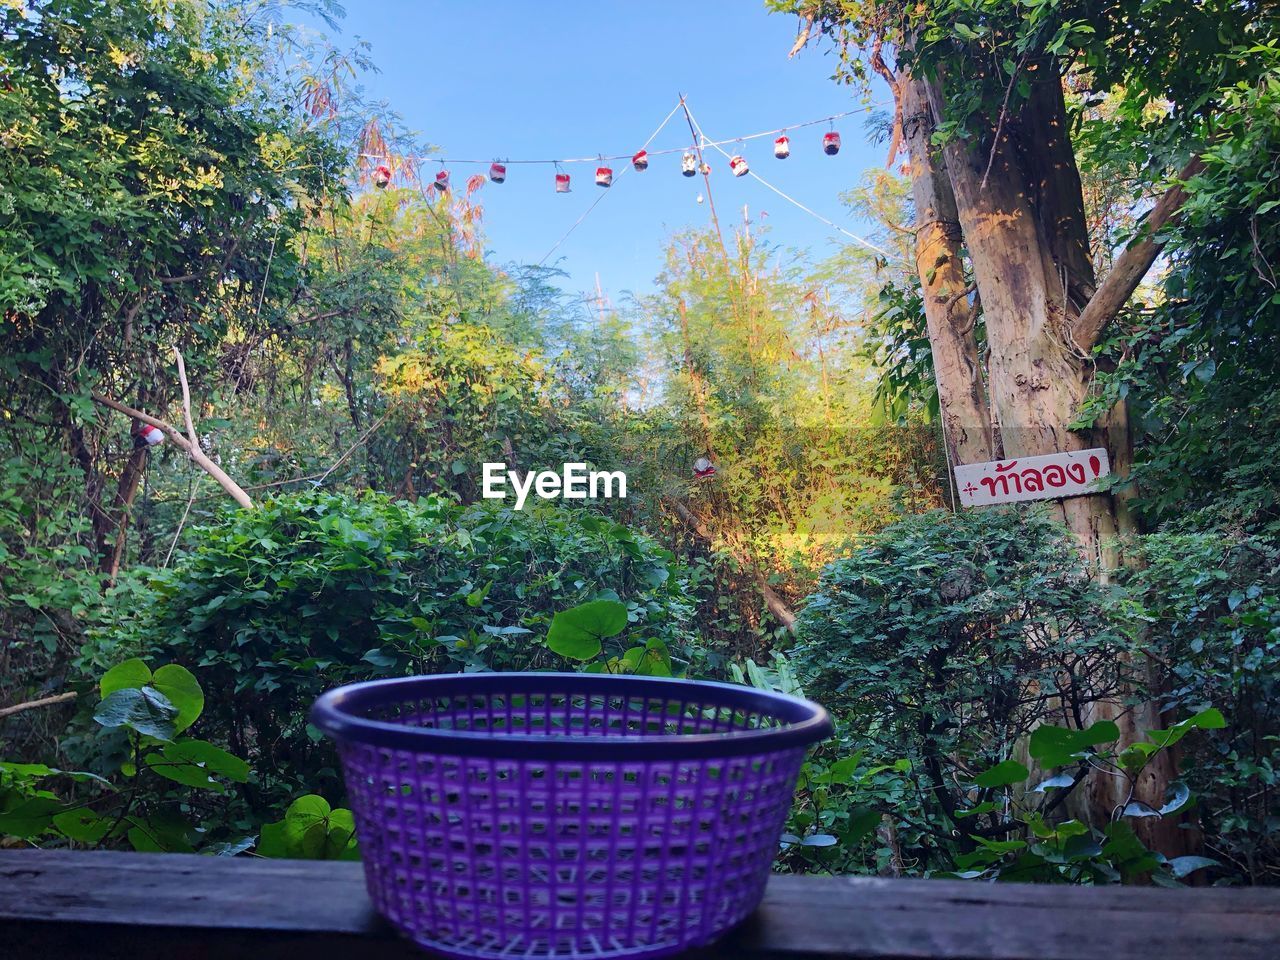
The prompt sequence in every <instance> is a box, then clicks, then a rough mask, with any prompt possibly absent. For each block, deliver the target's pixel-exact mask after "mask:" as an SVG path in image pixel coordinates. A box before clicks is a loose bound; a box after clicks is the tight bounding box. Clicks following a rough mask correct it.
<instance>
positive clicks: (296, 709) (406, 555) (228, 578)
mask: <svg viewBox="0 0 1280 960" xmlns="http://www.w3.org/2000/svg"><path fill="white" fill-rule="evenodd" d="M192 539H193V541H194V543H195V545H196V549H195V550H194V552H192V553H190V554H188V555H186V556H185V557H183V559H182V560H181V561H180V562H179V563H178V564H177V565H175V567H174V568H173V569H172V570H168V571H162V572H159V573H157V574H156V576H155V577H154V579H153V581H152V590H153V595H152V597H151V598H150V601H149V602H148V603H147V604H146V605H145V610H143V611H140V612H139V616H138V617H136V618H135V621H134V622H133V624H132V625H131V630H130V632H129V633H128V634H125V633H123V632H121V631H118V630H117V631H111V632H110V633H108V634H106V635H103V636H102V637H101V638H99V639H98V640H97V641H96V643H95V644H92V645H90V646H88V647H86V651H85V658H86V659H85V662H86V664H95V663H96V664H98V665H103V664H105V663H106V662H107V661H110V660H113V659H116V658H117V657H118V656H119V655H120V652H121V651H122V650H123V652H126V653H127V652H135V651H136V652H142V653H144V655H147V656H163V657H166V658H170V659H173V660H174V661H176V662H181V663H184V664H186V665H188V666H189V667H191V668H192V669H193V670H196V671H198V672H199V674H200V676H201V677H203V678H204V681H205V683H206V684H208V685H210V686H211V687H212V688H213V689H216V690H218V697H217V698H216V699H211V700H210V701H209V702H208V703H207V704H206V707H205V723H206V725H207V726H208V727H210V728H212V730H213V731H215V733H216V735H217V737H218V738H219V739H220V740H221V741H222V742H224V743H226V744H228V745H230V747H231V749H232V750H233V751H234V752H236V753H238V754H241V755H244V756H247V757H248V758H249V759H250V760H251V762H252V763H253V765H254V769H255V770H256V771H257V773H258V780H257V782H256V783H255V784H254V785H253V786H252V787H251V788H250V790H249V791H248V795H249V798H250V800H251V802H252V803H253V804H254V806H255V809H257V810H266V809H270V808H273V807H274V806H276V805H277V804H278V803H280V802H283V800H284V799H287V797H288V796H292V795H295V794H296V793H297V792H298V791H300V790H305V789H311V790H316V789H322V790H325V791H327V790H328V788H330V787H334V788H335V789H336V773H335V771H334V769H333V767H332V759H331V758H332V754H331V752H330V749H329V748H328V746H327V745H322V744H320V743H319V742H318V741H319V739H320V738H319V734H318V732H317V731H315V730H314V728H310V727H308V725H307V724H306V720H305V717H306V713H307V710H308V709H309V708H310V705H311V702H312V701H313V700H314V699H315V698H316V697H317V696H319V695H320V693H322V692H323V691H324V690H326V689H328V688H330V687H333V686H335V685H338V684H340V683H345V682H350V681H354V680H362V679H369V678H372V677H379V676H396V675H402V674H408V673H428V672H436V671H450V670H517V669H546V668H555V667H557V666H561V665H563V664H565V662H566V661H565V659H563V658H562V657H561V656H560V653H561V652H562V653H564V654H565V655H566V656H568V657H570V658H573V659H588V658H590V657H592V656H594V655H595V653H596V652H598V638H600V637H612V636H614V635H616V634H617V633H618V632H620V630H621V629H622V627H623V626H624V625H625V624H627V623H631V624H634V626H635V628H636V629H643V630H644V631H645V634H644V635H645V637H646V639H648V640H650V641H651V642H652V643H654V647H653V648H652V649H654V650H656V651H658V652H656V653H653V654H649V655H647V660H646V661H645V662H651V661H653V660H654V659H655V658H656V659H657V661H659V662H662V663H665V662H666V658H667V657H668V656H671V657H675V658H676V659H677V660H679V661H680V662H682V663H684V664H688V663H689V661H690V660H691V659H694V658H696V657H697V655H698V654H697V649H696V648H695V647H694V646H693V644H692V642H691V637H690V634H689V632H688V626H689V619H690V609H689V606H688V601H687V600H686V597H685V590H684V584H683V578H682V574H681V571H680V568H679V567H677V566H675V565H674V563H673V560H672V557H671V554H670V553H668V552H667V551H665V550H663V549H662V548H660V547H658V546H657V545H656V544H654V542H653V541H652V540H649V539H648V538H646V537H642V536H638V535H636V534H633V533H632V532H631V531H629V530H628V529H626V528H625V527H622V526H620V525H618V524H615V523H612V522H610V521H608V520H603V519H601V518H600V517H598V516H596V515H593V514H591V513H589V512H586V511H585V510H572V509H550V508H547V509H540V510H533V509H526V510H523V511H519V512H516V511H513V510H510V509H498V508H494V507H492V506H490V505H488V504H485V505H476V506H472V507H463V506H460V505H458V504H455V503H451V502H448V501H444V500H439V499H434V498H427V499H422V500H419V501H418V502H417V503H408V502H393V501H391V500H390V499H388V498H386V497H382V496H376V495H372V494H370V495H366V496H342V495H334V494H322V493H313V494H300V495H285V496H280V497H277V498H276V499H273V500H270V501H267V502H264V503H262V504H261V505H259V507H258V508H257V509H255V510H252V511H238V512H235V513H232V514H229V515H227V516H226V518H225V519H224V520H223V521H222V522H221V523H218V524H215V525H211V526H207V527H204V528H202V529H200V530H198V531H195V532H194V533H193V534H192ZM586 601H596V602H595V603H592V604H588V606H587V607H586V608H585V610H586V612H585V613H583V612H580V611H567V612H565V613H561V611H565V610H566V608H568V607H573V606H575V605H577V604H579V603H583V602H586ZM557 613H559V615H560V616H559V618H558V619H557V622H558V623H559V627H558V628H553V640H554V642H553V643H552V644H551V647H550V649H548V647H546V646H543V645H541V644H530V643H529V642H528V640H529V639H530V638H532V637H533V636H535V635H537V634H539V633H542V632H544V631H546V630H547V629H548V627H551V626H552V625H553V623H552V618H553V615H555V614H557ZM575 620H576V621H578V622H576V623H575ZM570 627H573V628H574V629H575V630H576V631H577V632H576V634H575V636H576V637H577V638H578V639H579V640H581V639H582V638H584V637H588V636H594V637H596V638H597V650H592V651H586V650H585V648H579V647H572V648H571V647H570V646H565V647H564V649H563V650H559V648H560V646H561V639H562V638H563V637H564V636H565V635H566V631H568V630H569V628H570ZM641 646H642V647H646V645H645V644H642V645H641ZM126 648H127V649H126ZM646 649H650V648H648V647H646ZM668 650H669V651H670V654H669V655H668V654H667V653H666V651H668ZM616 655H617V656H619V657H623V656H626V655H627V654H625V652H624V651H623V650H621V649H620V650H618V651H617V653H616ZM630 656H633V657H635V655H634V654H632V655H630ZM635 666H637V667H638V666H640V663H639V661H637V663H636V664H635ZM117 669H119V668H117ZM166 669H168V668H161V669H160V670H158V671H157V672H156V684H157V686H159V687H160V689H166V688H164V687H163V685H162V684H161V680H162V679H163V677H162V675H163V674H164V671H165V670H166Z"/></svg>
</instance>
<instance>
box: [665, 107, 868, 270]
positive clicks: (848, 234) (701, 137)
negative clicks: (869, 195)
mask: <svg viewBox="0 0 1280 960" xmlns="http://www.w3.org/2000/svg"><path fill="white" fill-rule="evenodd" d="M687 109H688V108H687V107H686V110H687ZM690 120H691V121H692V123H693V125H694V127H695V128H696V129H697V131H698V139H699V141H700V142H701V144H702V146H704V147H714V148H715V149H716V150H719V151H720V153H722V154H723V155H724V157H725V159H726V160H732V159H733V158H732V157H731V156H730V155H729V154H728V153H727V152H726V151H725V150H724V149H723V148H722V147H721V144H723V143H737V142H738V141H737V140H720V141H715V140H709V139H707V135H706V134H705V133H703V131H702V127H701V126H700V125H699V124H698V121H697V120H696V119H695V118H693V116H692V114H691V115H690ZM816 122H818V123H821V122H822V121H820V120H819V121H816ZM744 139H745V138H744ZM747 176H750V177H754V178H755V179H756V180H757V181H759V182H760V183H762V184H763V185H764V186H766V187H768V188H769V189H770V190H772V191H773V192H774V193H776V194H777V195H778V196H780V197H781V198H782V199H783V200H785V201H787V203H790V204H791V205H792V206H795V207H798V208H799V209H801V210H803V211H804V212H805V213H807V214H809V216H811V217H813V218H814V219H815V220H820V221H821V222H823V223H825V224H826V225H827V226H828V227H830V228H831V229H832V230H838V231H839V232H840V233H842V234H844V235H845V236H846V237H848V238H849V239H850V240H853V241H855V242H856V243H860V244H862V246H864V247H866V248H867V249H868V250H874V251H875V252H876V253H878V254H880V255H881V256H883V257H889V256H890V254H889V252H888V251H887V250H884V249H882V248H880V247H878V246H876V245H875V244H874V243H872V242H871V241H870V240H867V239H865V238H863V237H860V236H858V235H857V234H856V233H853V232H851V231H849V230H846V229H845V228H844V227H842V226H840V224H838V223H836V222H835V221H833V220H828V219H827V218H826V217H824V216H823V215H822V214H820V213H818V212H817V211H815V210H811V209H810V208H809V207H806V206H805V205H804V204H803V203H801V202H800V201H799V200H797V199H796V198H795V197H793V196H790V195H789V194H786V193H783V192H782V191H781V190H779V189H778V188H777V187H775V186H774V185H773V184H772V183H770V182H769V181H768V180H766V179H765V178H764V177H762V176H760V174H758V173H756V172H755V171H754V170H751V169H748V170H747Z"/></svg>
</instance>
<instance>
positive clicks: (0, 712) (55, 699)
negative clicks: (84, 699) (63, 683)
mask: <svg viewBox="0 0 1280 960" xmlns="http://www.w3.org/2000/svg"><path fill="white" fill-rule="evenodd" d="M75 698H76V692H75V691H74V690H72V691H71V692H70V693H59V694H57V695H56V696H52V697H41V698H40V699H39V700H28V701H27V702H26V703H15V704H14V705H13V706H12V707H0V718H3V717H11V716H13V715H14V714H15V713H22V712H23V711H24V710H34V709H36V707H52V706H53V705H54V704H56V703H66V702H67V701H69V700H74V699H75Z"/></svg>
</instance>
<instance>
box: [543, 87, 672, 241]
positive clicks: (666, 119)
mask: <svg viewBox="0 0 1280 960" xmlns="http://www.w3.org/2000/svg"><path fill="white" fill-rule="evenodd" d="M682 106H684V99H683V98H681V99H680V101H679V102H677V103H676V105H675V106H674V107H672V108H671V112H670V113H668V114H667V115H666V117H664V118H663V121H662V122H661V123H660V124H658V129H656V130H654V131H653V133H651V134H649V139H648V140H646V141H645V142H644V146H642V147H641V148H640V149H641V150H647V149H648V147H649V144H651V143H653V141H654V138H656V137H657V136H658V134H660V133H661V132H662V130H663V128H664V127H666V125H667V124H668V123H670V122H671V118H672V117H674V116H675V115H676V113H678V112H679V110H680V108H681V107H682ZM650 156H652V154H650ZM606 159H608V158H606ZM613 159H617V158H616V157H615V158H613ZM566 162H570V161H566ZM630 169H631V168H630V167H629V166H626V167H623V168H622V169H620V170H619V171H618V173H617V176H615V177H614V180H615V181H617V180H621V179H622V177H623V176H624V175H625V174H626V173H627V171H628V170H630ZM612 189H613V186H612V184H611V185H610V187H609V189H608V190H605V191H603V192H602V193H601V194H600V196H598V197H596V198H595V200H593V201H592V203H591V206H589V207H587V209H586V210H583V211H582V216H580V217H578V219H577V220H575V221H574V222H573V226H571V227H569V229H568V230H566V231H565V232H564V235H563V236H562V237H561V238H560V239H559V240H557V241H556V242H555V244H554V245H553V246H552V248H551V249H550V250H548V251H547V252H546V253H545V254H544V255H543V257H542V259H541V260H539V261H538V266H542V265H543V264H544V263H546V262H547V260H548V259H549V258H550V257H551V255H552V254H553V253H555V252H556V251H557V250H559V249H560V246H561V244H563V243H564V242H565V241H566V240H568V239H569V237H570V235H571V234H572V233H573V231H575V230H577V229H578V227H580V226H581V225H582V221H584V220H586V219H587V215H588V214H590V213H591V211H592V210H594V209H595V208H596V207H597V206H598V205H599V204H600V201H601V200H603V199H604V198H605V197H607V196H608V195H609V193H610V192H611V191H612Z"/></svg>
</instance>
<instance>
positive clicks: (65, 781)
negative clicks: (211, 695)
mask: <svg viewBox="0 0 1280 960" xmlns="http://www.w3.org/2000/svg"><path fill="white" fill-rule="evenodd" d="M98 689H99V693H100V695H101V699H100V702H99V703H98V705H97V707H96V708H95V709H94V712H93V723H94V724H95V727H94V729H93V730H92V731H91V732H89V733H88V734H85V735H84V736H83V737H82V742H81V743H80V745H79V746H78V747H76V748H74V749H75V750H76V751H77V752H79V753H81V754H83V755H84V756H85V759H86V760H87V761H88V762H89V763H90V764H92V765H94V766H95V767H97V768H98V769H97V771H96V772H90V771H66V770H61V769H58V768H56V767H51V766H49V765H47V764H39V763H37V764H20V763H0V835H8V836H10V837H14V838H17V839H21V840H27V841H31V842H44V843H48V842H60V843H68V844H71V845H77V844H80V845H86V846H95V847H104V846H118V845H121V844H125V843H127V844H128V845H129V846H131V847H132V848H133V849H135V850H143V851H159V852H188V853H189V852H193V851H194V850H196V849H197V846H200V847H202V848H203V850H204V852H209V853H225V852H234V850H231V849H230V848H235V850H239V849H243V848H244V847H246V846H248V845H249V844H250V843H251V842H252V841H251V840H250V839H248V838H238V839H233V840H230V841H227V840H216V839H215V837H217V836H218V835H219V834H226V833H227V832H228V831H229V830H234V829H235V827H234V825H233V824H232V823H229V822H228V820H227V818H226V816H225V810H226V802H227V801H229V800H230V799H232V797H231V794H230V790H231V789H232V788H231V787H230V786H229V785H230V784H246V783H248V782H249V780H250V776H251V774H250V770H249V765H248V764H247V763H246V762H245V761H244V760H242V759H241V758H239V757H237V756H234V755H233V754H231V753H229V752H228V751H226V750H224V749H222V748H221V747H219V746H217V745H215V744H213V743H209V742H208V741H205V740H198V739H195V738H192V737H186V736H180V734H181V732H182V731H184V730H186V729H187V728H188V727H190V726H191V725H192V724H194V723H195V722H196V721H197V720H198V719H199V718H200V716H201V714H202V713H203V708H204V691H203V689H202V688H201V686H200V683H199V681H197V680H196V678H195V677H194V676H193V675H192V674H191V673H190V672H189V671H187V670H186V669H185V668H184V667H181V666H179V665H177V664H166V665H165V666H162V667H160V668H159V669H157V670H155V671H152V669H151V667H150V666H149V665H148V664H147V663H146V662H144V661H143V660H140V659H133V660H127V661H124V662H123V663H119V664H117V665H116V666H114V667H112V668H111V669H110V670H108V671H107V672H106V673H104V674H103V676H102V679H101V681H100V682H99V685H98ZM175 784H177V785H178V786H179V787H182V788H188V789H185V790H175V789H174V785H175ZM60 788H61V789H60ZM191 790H195V791H200V792H201V794H191V793H190V791H191ZM201 795H204V796H209V797H212V798H213V799H212V800H207V799H202V798H201Z"/></svg>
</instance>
